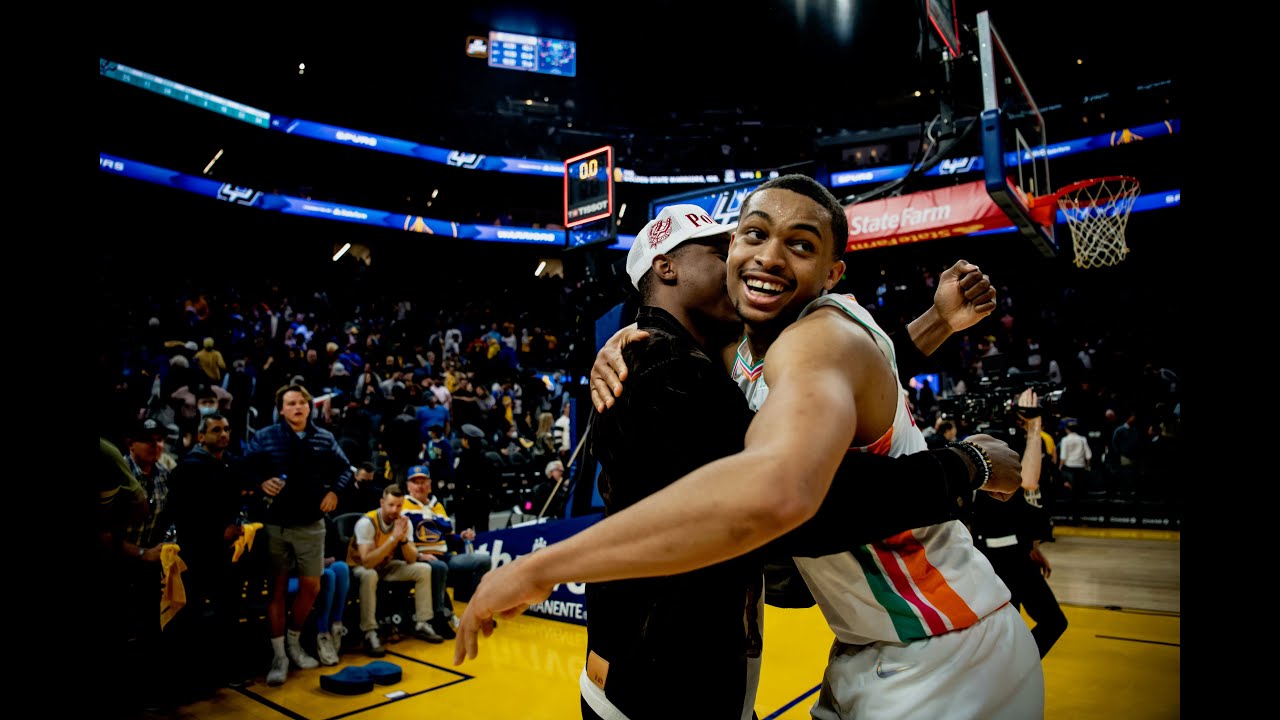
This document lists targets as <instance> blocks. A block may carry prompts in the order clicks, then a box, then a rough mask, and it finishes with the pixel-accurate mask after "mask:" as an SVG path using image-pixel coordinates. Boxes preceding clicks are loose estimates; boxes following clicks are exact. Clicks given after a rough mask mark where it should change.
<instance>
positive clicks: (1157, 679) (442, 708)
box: [141, 528, 1181, 720]
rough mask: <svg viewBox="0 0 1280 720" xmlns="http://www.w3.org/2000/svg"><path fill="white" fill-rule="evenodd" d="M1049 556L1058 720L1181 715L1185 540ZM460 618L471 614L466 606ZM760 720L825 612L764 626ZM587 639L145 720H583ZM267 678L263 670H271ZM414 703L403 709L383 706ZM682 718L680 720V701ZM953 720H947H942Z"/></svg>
mask: <svg viewBox="0 0 1280 720" xmlns="http://www.w3.org/2000/svg"><path fill="white" fill-rule="evenodd" d="M1056 538H1057V540H1056V542H1053V543H1049V544H1046V545H1045V546H1044V552H1045V554H1046V555H1047V556H1048V557H1049V560H1050V562H1051V563H1052V564H1053V574H1052V576H1051V577H1050V584H1051V586H1052V587H1053V589H1054V593H1055V594H1056V595H1057V597H1058V600H1059V602H1060V603H1061V604H1062V606H1063V610H1064V612H1065V613H1066V615H1067V618H1068V622H1069V623H1070V624H1069V626H1068V628H1067V631H1066V632H1065V633H1064V634H1063V636H1062V637H1061V638H1060V639H1059V641H1058V643H1057V644H1056V645H1055V646H1054V647H1053V649H1052V650H1051V651H1050V652H1049V654H1048V656H1046V657H1045V658H1044V661H1043V665H1044V674H1045V702H1046V712H1045V717H1046V718H1047V719H1049V720H1104V719H1105V720H1110V719H1112V718H1126V720H1168V719H1169V718H1178V717H1179V716H1180V714H1181V698H1180V693H1181V688H1180V685H1181V682H1180V677H1181V676H1180V673H1181V670H1180V665H1181V615H1180V606H1181V603H1180V570H1179V563H1180V552H1181V541H1180V537H1179V534H1178V533H1177V532H1170V531H1150V530H1120V531H1117V530H1101V529H1093V528H1058V531H1057V533H1056ZM458 607H459V608H461V607H463V604H461V603H459V604H458ZM766 617H767V625H766V628H767V629H766V638H768V640H767V641H766V642H765V654H764V665H763V668H764V669H763V673H762V678H761V686H760V691H759V694H758V696H757V702H756V713H757V715H758V716H759V718H760V720H804V719H805V718H808V717H809V706H810V705H811V704H812V702H813V693H814V690H815V688H816V686H817V683H818V682H819V680H820V679H821V676H822V669H823V667H824V665H825V663H826V654H827V650H828V648H829V646H830V642H831V633H830V631H829V630H828V629H827V627H826V623H825V621H824V620H823V619H822V615H821V613H820V612H818V611H817V609H816V608H808V609H805V610H784V609H779V608H769V610H768V612H767V613H766ZM585 644H586V631H585V628H583V627H582V626H579V625H572V624H567V623H561V622H556V621H552V620H546V619H542V618H537V617H532V616H522V617H519V618H515V619H513V620H510V621H504V622H503V623H502V625H501V627H500V628H499V631H498V632H497V633H495V634H494V635H493V637H491V638H487V639H485V641H483V642H482V645H481V650H480V655H479V657H477V658H476V659H475V660H473V661H469V662H467V663H465V664H463V665H462V666H460V667H454V666H453V665H452V655H453V643H452V642H446V643H444V644H443V645H430V644H428V643H425V642H422V641H419V640H412V639H410V640H403V641H401V642H399V643H397V644H395V645H391V646H389V650H390V652H389V654H388V655H387V657H386V658H384V660H387V661H390V662H394V663H397V664H399V665H401V666H402V668H403V671H404V677H403V679H402V681H401V682H400V683H397V684H396V685H395V686H394V687H381V686H375V689H374V691H373V692H371V693H366V694H363V695H356V696H339V695H333V694H330V693H327V692H325V691H323V690H321V689H320V687H319V677H320V675H322V674H329V673H332V672H334V671H335V670H337V669H339V668H340V667H342V666H346V665H363V664H365V663H367V662H369V661H370V658H367V657H365V656H364V655H362V654H360V653H359V652H348V653H345V654H344V655H343V656H342V664H341V665H340V666H339V668H324V667H321V668H317V669H314V670H294V671H292V672H291V673H290V677H289V681H288V682H287V683H286V684H285V685H283V686H280V687H274V688H273V687H268V686H267V685H266V684H265V683H264V682H263V681H262V678H258V679H257V681H256V682H255V683H254V684H252V685H249V686H247V687H244V688H241V689H239V690H231V689H223V690H221V691H219V692H218V693H217V695H215V696H214V697H212V698H210V699H208V700H205V701H202V702H199V703H196V704H193V705H189V706H186V707H183V708H179V709H178V710H176V711H174V712H171V713H167V714H164V715H157V714H151V715H142V716H141V717H147V718H161V717H163V718H183V719H184V720H223V719H227V718H254V719H260V720H278V719H279V718H293V719H294V720H309V719H319V718H326V719H329V720H336V719H337V718H355V719H356V720H389V719H391V718H416V717H446V716H447V717H458V718H470V719H473V720H491V719H492V720H577V718H579V717H580V714H579V707H578V689H577V681H578V673H579V671H580V670H581V667H582V657H583V654H584V652H585ZM264 672H265V668H264ZM394 690H402V691H404V692H405V696H404V697H401V698H399V699H388V698H387V697H385V694H386V693H387V692H390V691H394ZM672 703H673V704H672V714H671V716H672V717H680V712H679V704H678V701H677V700H676V699H674V698H673V700H672ZM943 720H945V719H943Z"/></svg>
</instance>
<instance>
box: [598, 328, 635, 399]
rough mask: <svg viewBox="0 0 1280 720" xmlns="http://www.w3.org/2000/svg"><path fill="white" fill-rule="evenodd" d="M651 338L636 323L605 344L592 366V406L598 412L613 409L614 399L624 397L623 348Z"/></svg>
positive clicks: (625, 373) (624, 371)
mask: <svg viewBox="0 0 1280 720" xmlns="http://www.w3.org/2000/svg"><path fill="white" fill-rule="evenodd" d="M647 337H649V333H648V331H645V330H638V329H637V328H636V324H635V323H631V324H630V325H628V326H626V327H624V328H622V329H621V330H619V331H618V332H616V333H614V334H613V337H611V338H609V340H608V341H606V342H605V344H604V347H602V348H600V352H598V353H596V361H595V362H594V363H592V365H591V404H593V405H595V407H596V412H604V411H605V410H606V409H607V408H611V407H613V399H614V398H616V397H621V396H622V382H623V381H624V380H626V379H627V364H626V363H625V362H623V360H622V348H624V347H626V346H627V345H629V344H631V343H633V342H635V341H637V340H643V339H645V338H647Z"/></svg>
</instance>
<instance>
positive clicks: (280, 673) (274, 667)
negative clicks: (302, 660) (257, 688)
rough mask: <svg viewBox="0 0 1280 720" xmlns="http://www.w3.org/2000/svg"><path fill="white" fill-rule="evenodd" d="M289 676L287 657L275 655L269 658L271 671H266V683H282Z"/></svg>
mask: <svg viewBox="0 0 1280 720" xmlns="http://www.w3.org/2000/svg"><path fill="white" fill-rule="evenodd" d="M288 678H289V658H287V657H280V656H275V657H273V658H271V672H268V673H267V684H268V685H283V684H284V681H285V680H287V679H288Z"/></svg>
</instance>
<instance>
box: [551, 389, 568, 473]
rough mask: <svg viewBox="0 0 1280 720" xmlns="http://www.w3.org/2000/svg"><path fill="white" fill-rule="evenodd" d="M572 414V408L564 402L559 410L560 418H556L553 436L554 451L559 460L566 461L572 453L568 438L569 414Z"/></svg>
mask: <svg viewBox="0 0 1280 720" xmlns="http://www.w3.org/2000/svg"><path fill="white" fill-rule="evenodd" d="M572 412H573V409H572V406H571V405H570V404H569V403H568V402H567V401H566V402H565V403H564V405H562V406H561V408H560V417H558V418H556V421H555V424H554V427H553V430H552V432H553V434H554V436H555V441H556V449H557V450H558V451H559V453H560V459H561V460H562V461H567V460H568V459H569V453H571V452H573V444H572V442H571V441H572V438H571V437H570V428H571V427H572V426H571V424H570V417H569V416H570V414H571V413H572Z"/></svg>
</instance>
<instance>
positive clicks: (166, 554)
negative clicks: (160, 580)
mask: <svg viewBox="0 0 1280 720" xmlns="http://www.w3.org/2000/svg"><path fill="white" fill-rule="evenodd" d="M178 549H179V548H178V546H177V545H175V544H173V543H165V544H164V545H163V546H161V548H160V567H161V568H162V569H163V570H164V589H163V590H161V591H160V629H161V630H163V629H164V626H165V625H168V624H169V621H170V620H172V619H173V616H174V615H177V614H178V611H179V610H181V609H182V608H184V607H186V605H187V589H186V588H185V587H183V586H182V573H184V572H186V569H187V564H186V563H185V562H183V561H182V558H180V557H178Z"/></svg>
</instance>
